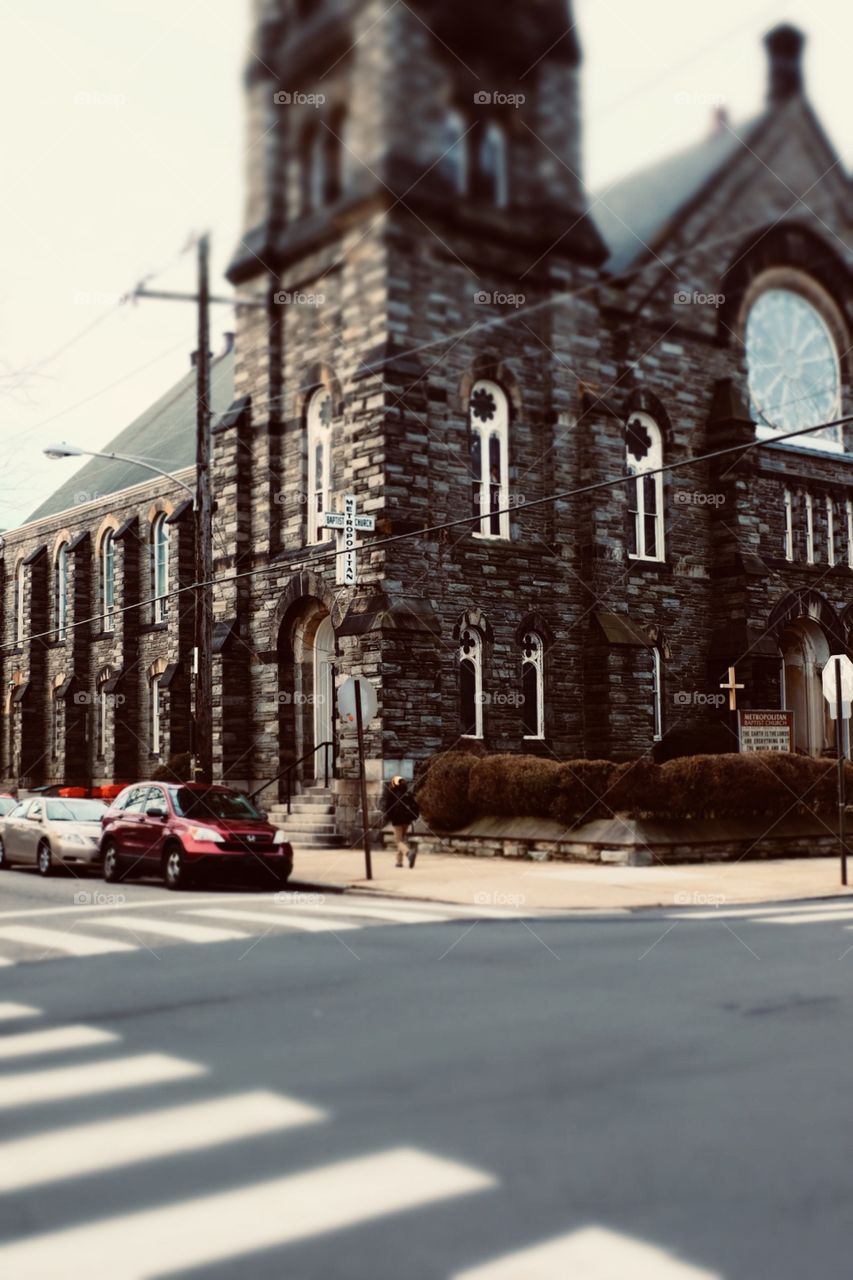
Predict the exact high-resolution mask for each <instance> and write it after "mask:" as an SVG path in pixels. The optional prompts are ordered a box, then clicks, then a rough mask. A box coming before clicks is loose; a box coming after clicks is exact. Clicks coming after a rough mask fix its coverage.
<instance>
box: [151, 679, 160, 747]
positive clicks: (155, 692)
mask: <svg viewBox="0 0 853 1280" xmlns="http://www.w3.org/2000/svg"><path fill="white" fill-rule="evenodd" d="M162 674H163V673H162V671H157V672H155V674H154V675H153V676H152V677H151V679H150V681H149V691H150V708H151V726H150V727H151V754H152V755H154V756H159V754H160V747H161V732H160V677H161V675H162Z"/></svg>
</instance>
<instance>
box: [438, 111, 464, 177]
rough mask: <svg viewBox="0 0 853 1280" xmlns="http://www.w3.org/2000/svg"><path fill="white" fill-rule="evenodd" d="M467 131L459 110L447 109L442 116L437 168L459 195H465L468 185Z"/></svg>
mask: <svg viewBox="0 0 853 1280" xmlns="http://www.w3.org/2000/svg"><path fill="white" fill-rule="evenodd" d="M467 133H468V127H467V125H466V123H465V118H464V116H463V115H462V114H461V112H459V111H456V110H451V111H448V112H447V114H446V115H445V117H444V130H443V136H442V142H441V154H440V159H439V162H438V169H439V172H440V173H441V174H442V175H443V177H444V179H445V182H446V183H447V185H448V186H449V187H450V189H451V190H452V191H453V192H455V194H456V195H459V196H464V195H467V193H468V187H469V185H470V162H469V158H468V138H467Z"/></svg>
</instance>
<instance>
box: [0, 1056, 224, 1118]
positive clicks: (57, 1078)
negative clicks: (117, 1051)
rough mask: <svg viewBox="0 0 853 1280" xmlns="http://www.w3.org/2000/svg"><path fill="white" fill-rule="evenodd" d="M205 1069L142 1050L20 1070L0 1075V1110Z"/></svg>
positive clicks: (201, 1072)
mask: <svg viewBox="0 0 853 1280" xmlns="http://www.w3.org/2000/svg"><path fill="white" fill-rule="evenodd" d="M206 1073H207V1068H206V1067H202V1066H199V1064H198V1063H197V1062H187V1061H186V1060H185V1059H183V1058H173V1057H172V1056H171V1055H170V1054H167V1053H141V1054H137V1055H135V1056H134V1057H131V1058H113V1059H111V1060H110V1061H108V1062H96V1063H87V1064H84V1065H83V1066H74V1067H51V1068H49V1069H48V1070H44V1071H22V1072H20V1073H17V1074H15V1075H8V1076H0V1110H2V1111H9V1110H11V1108H13V1107H28V1106H32V1105H33V1104H35V1103H39V1102H58V1101H61V1100H63V1099H65V1098H81V1097H85V1096H87V1095H89V1096H92V1097H95V1096H97V1094H98V1093H99V1092H103V1093H114V1092H118V1091H119V1090H123V1089H139V1088H144V1086H145V1085H153V1084H165V1083H166V1082H167V1081H171V1080H186V1079H189V1078H190V1077H192V1076H201V1075H205V1074H206Z"/></svg>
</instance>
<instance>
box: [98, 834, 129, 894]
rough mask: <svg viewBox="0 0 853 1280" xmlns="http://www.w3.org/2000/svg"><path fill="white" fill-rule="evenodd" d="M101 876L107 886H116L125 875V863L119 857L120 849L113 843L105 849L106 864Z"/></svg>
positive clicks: (104, 863)
mask: <svg viewBox="0 0 853 1280" xmlns="http://www.w3.org/2000/svg"><path fill="white" fill-rule="evenodd" d="M101 874H102V875H103V877H104V879H105V880H106V882H107V884H115V883H116V881H117V880H121V878H122V876H123V875H124V863H123V862H122V860H121V858H120V857H119V852H118V849H117V848H116V846H115V845H114V844H113V843H112V842H110V843H109V844H108V845H106V846H105V847H104V862H103V866H102V868H101Z"/></svg>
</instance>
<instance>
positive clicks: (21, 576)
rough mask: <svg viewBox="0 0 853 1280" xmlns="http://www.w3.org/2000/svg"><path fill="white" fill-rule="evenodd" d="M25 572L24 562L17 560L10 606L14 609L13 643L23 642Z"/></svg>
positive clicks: (19, 643)
mask: <svg viewBox="0 0 853 1280" xmlns="http://www.w3.org/2000/svg"><path fill="white" fill-rule="evenodd" d="M25 572H26V571H25V569H24V562H23V560H21V561H19V563H18V566H17V568H16V569H15V583H14V588H13V590H14V597H13V600H12V607H13V609H14V617H15V644H16V645H21V644H23V643H24V614H25V609H24V606H25V603H26V594H25V593H26V576H25Z"/></svg>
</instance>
